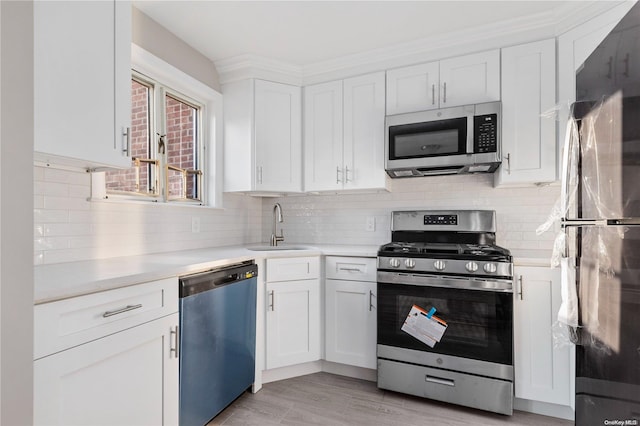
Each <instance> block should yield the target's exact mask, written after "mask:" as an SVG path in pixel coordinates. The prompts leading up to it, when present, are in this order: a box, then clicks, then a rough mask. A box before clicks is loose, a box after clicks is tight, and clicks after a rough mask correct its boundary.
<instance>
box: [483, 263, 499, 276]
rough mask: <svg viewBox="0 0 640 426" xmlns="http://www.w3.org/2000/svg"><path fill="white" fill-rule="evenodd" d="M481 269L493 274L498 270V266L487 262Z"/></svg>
mask: <svg viewBox="0 0 640 426" xmlns="http://www.w3.org/2000/svg"><path fill="white" fill-rule="evenodd" d="M482 269H484V271H485V272H486V273H488V274H494V273H495V272H496V271H497V270H498V267H497V266H496V264H495V263H487V264H485V265H484V268H482Z"/></svg>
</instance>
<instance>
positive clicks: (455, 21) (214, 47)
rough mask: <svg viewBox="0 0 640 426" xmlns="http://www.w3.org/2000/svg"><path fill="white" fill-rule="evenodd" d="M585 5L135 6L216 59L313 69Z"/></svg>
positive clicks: (154, 3) (166, 3)
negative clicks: (245, 58) (248, 58)
mask: <svg viewBox="0 0 640 426" xmlns="http://www.w3.org/2000/svg"><path fill="white" fill-rule="evenodd" d="M589 3H593V2H580V1H513V0H511V1H257V2H255V1H151V0H142V1H134V5H135V7H137V8H138V9H139V10H141V11H142V12H143V13H145V14H146V15H148V16H149V17H151V18H152V19H153V20H155V21H156V22H158V23H159V24H161V25H162V26H164V27H165V28H167V29H168V30H169V31H171V32H172V33H174V34H175V35H177V36H178V37H179V38H181V39H182V40H184V41H185V42H186V43H188V44H189V45H191V46H193V47H194V48H195V49H197V50H198V51H200V52H201V53H202V54H204V55H205V56H207V57H208V58H209V59H211V60H212V61H214V62H215V61H219V60H222V59H229V58H233V57H237V56H240V55H258V56H261V57H266V58H269V59H274V60H278V61H282V62H286V63H288V64H292V65H297V66H307V65H310V64H316V63H320V62H323V61H329V60H333V59H336V58H341V57H345V56H349V55H353V54H357V53H363V52H367V51H371V50H374V49H380V48H389V47H393V46H395V45H401V44H403V43H408V42H411V41H414V40H423V39H429V38H431V37H437V36H440V37H441V36H443V35H447V34H452V33H456V32H459V31H463V30H465V31H468V30H470V29H473V28H476V27H478V28H486V27H488V26H492V25H495V24H496V23H514V22H515V23H516V24H517V23H518V22H522V23H523V25H524V24H525V23H526V22H527V20H528V19H529V18H531V17H532V16H537V17H540V16H550V17H553V16H555V17H559V16H562V15H567V14H570V13H569V11H570V10H572V8H579V7H581V5H582V6H583V5H585V4H589Z"/></svg>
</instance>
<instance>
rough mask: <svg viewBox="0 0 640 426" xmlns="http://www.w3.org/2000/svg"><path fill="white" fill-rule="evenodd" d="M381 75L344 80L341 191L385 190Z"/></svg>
mask: <svg viewBox="0 0 640 426" xmlns="http://www.w3.org/2000/svg"><path fill="white" fill-rule="evenodd" d="M384 99H385V96H384V73H383V72H379V73H375V74H368V75H363V76H360V77H355V78H349V79H346V80H344V188H345V189H372V188H385V186H386V173H385V171H384V117H385V114H384Z"/></svg>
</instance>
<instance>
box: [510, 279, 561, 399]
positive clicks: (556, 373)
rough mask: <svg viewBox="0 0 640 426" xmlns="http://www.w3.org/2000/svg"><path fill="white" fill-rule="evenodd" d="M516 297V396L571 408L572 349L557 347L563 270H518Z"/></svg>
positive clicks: (514, 308)
mask: <svg viewBox="0 0 640 426" xmlns="http://www.w3.org/2000/svg"><path fill="white" fill-rule="evenodd" d="M515 277H516V293H515V294H514V297H515V301H514V307H513V310H514V333H513V334H514V355H515V359H514V370H515V396H516V397H517V398H523V399H529V400H533V401H541V402H548V403H553V404H559V405H567V406H568V405H570V403H571V390H570V380H571V374H572V370H571V369H570V350H569V347H556V346H555V345H554V339H553V332H552V326H553V324H554V323H555V322H556V321H557V314H558V309H559V308H560V301H561V299H560V270H559V269H550V268H542V267H517V268H516V269H515Z"/></svg>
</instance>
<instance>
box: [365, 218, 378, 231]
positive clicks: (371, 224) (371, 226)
mask: <svg viewBox="0 0 640 426" xmlns="http://www.w3.org/2000/svg"><path fill="white" fill-rule="evenodd" d="M366 230H367V231H369V232H373V231H375V230H376V218H375V217H374V216H369V217H367V227H366Z"/></svg>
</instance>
